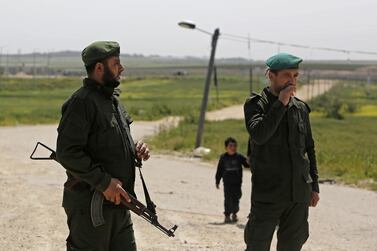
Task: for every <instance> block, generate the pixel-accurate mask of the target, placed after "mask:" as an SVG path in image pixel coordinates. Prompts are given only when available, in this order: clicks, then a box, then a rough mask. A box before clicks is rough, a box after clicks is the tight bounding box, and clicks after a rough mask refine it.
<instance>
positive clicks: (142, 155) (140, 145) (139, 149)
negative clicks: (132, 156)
mask: <svg viewBox="0 0 377 251" xmlns="http://www.w3.org/2000/svg"><path fill="white" fill-rule="evenodd" d="M136 155H137V158H138V159H142V160H144V161H145V160H148V159H149V157H150V154H149V148H148V145H147V144H146V143H144V142H143V141H142V140H139V141H138V142H137V143H136Z"/></svg>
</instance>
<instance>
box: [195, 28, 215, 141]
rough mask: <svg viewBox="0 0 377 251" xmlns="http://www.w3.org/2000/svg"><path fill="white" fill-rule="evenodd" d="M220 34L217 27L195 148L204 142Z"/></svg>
mask: <svg viewBox="0 0 377 251" xmlns="http://www.w3.org/2000/svg"><path fill="white" fill-rule="evenodd" d="M219 36H220V29H218V28H217V29H216V30H215V32H214V33H213V34H212V41H211V56H210V58H209V63H208V69H207V77H206V82H205V86H204V93H203V100H202V105H201V108H200V116H199V126H198V131H197V134H196V141H195V148H198V147H199V146H201V144H202V137H203V131H204V123H205V116H206V110H207V104H208V94H209V87H210V83H211V76H212V71H213V65H214V61H215V53H216V46H217V40H218V38H219Z"/></svg>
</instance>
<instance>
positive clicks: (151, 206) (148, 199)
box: [135, 160, 156, 214]
mask: <svg viewBox="0 0 377 251" xmlns="http://www.w3.org/2000/svg"><path fill="white" fill-rule="evenodd" d="M135 165H136V166H137V167H138V169H139V174H140V179H141V183H142V184H143V191H144V197H145V203H146V204H147V208H148V209H149V210H150V211H151V212H152V213H154V214H155V213H156V205H155V204H154V203H153V201H152V199H151V197H150V196H149V192H148V188H147V185H146V184H145V181H144V177H143V173H142V172H141V167H142V163H141V160H137V162H136V164H135Z"/></svg>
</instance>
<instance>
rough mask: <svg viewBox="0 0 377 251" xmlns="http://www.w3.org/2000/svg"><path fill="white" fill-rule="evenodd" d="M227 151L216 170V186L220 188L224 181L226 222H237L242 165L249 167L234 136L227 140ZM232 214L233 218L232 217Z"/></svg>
mask: <svg viewBox="0 0 377 251" xmlns="http://www.w3.org/2000/svg"><path fill="white" fill-rule="evenodd" d="M225 150H226V152H225V153H223V154H222V155H221V156H220V160H219V163H218V165H217V172H216V188H217V189H219V185H220V180H221V179H223V183H224V198H225V199H224V207H225V211H224V214H225V220H224V222H225V223H231V222H237V221H238V219H237V213H238V211H239V209H240V207H239V204H240V198H241V195H242V192H241V184H242V166H244V167H249V164H248V163H247V161H246V158H245V157H244V156H243V155H241V154H239V153H237V141H236V140H235V139H234V138H231V137H229V138H227V139H226V140H225ZM230 216H232V218H231V217H230Z"/></svg>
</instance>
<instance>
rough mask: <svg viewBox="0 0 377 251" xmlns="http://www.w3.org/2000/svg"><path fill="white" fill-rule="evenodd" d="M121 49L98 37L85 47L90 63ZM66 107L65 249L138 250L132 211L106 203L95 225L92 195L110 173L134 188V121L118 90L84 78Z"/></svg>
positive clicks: (61, 136) (60, 149)
mask: <svg viewBox="0 0 377 251" xmlns="http://www.w3.org/2000/svg"><path fill="white" fill-rule="evenodd" d="M114 52H115V53H119V45H118V44H117V43H115V42H96V43H94V44H92V45H90V46H88V47H87V48H86V49H85V50H84V51H83V61H84V62H85V64H86V65H88V64H91V63H93V62H96V61H98V60H101V59H104V58H106V57H108V56H109V55H113V53H114ZM83 82H84V84H83V87H81V88H80V89H79V90H77V91H76V92H75V93H74V94H73V95H72V96H71V97H70V98H69V99H68V101H66V102H65V103H64V105H63V107H62V118H61V120H60V124H59V127H58V139H57V151H56V152H57V159H58V161H59V162H60V163H61V164H62V165H63V166H64V168H65V169H66V170H67V176H68V179H67V183H72V182H71V181H72V180H76V181H78V182H76V184H75V185H74V186H73V187H70V188H69V189H68V188H65V189H64V195H63V207H64V209H65V211H66V213H67V223H68V227H69V231H70V233H69V236H68V238H67V250H130V251H132V250H136V244H135V239H134V232H133V227H132V221H131V216H130V212H129V210H127V209H125V208H124V207H122V206H116V205H114V204H112V203H110V202H107V201H106V202H105V204H104V209H103V210H104V212H103V213H104V218H105V221H106V224H105V225H103V226H99V227H93V225H92V222H91V218H90V200H91V196H92V194H93V191H94V190H98V191H101V192H103V191H105V190H106V188H107V187H108V186H109V184H110V181H111V178H117V179H119V180H120V181H121V182H122V184H123V188H124V189H125V190H126V191H127V192H128V193H130V194H133V195H135V193H134V181H135V144H134V142H133V140H132V137H131V134H130V127H129V126H130V124H131V123H132V120H131V118H130V116H129V115H128V113H127V112H126V110H125V109H124V107H123V106H122V105H121V104H120V103H119V101H118V97H117V95H115V92H114V87H111V86H110V87H109V86H106V85H100V84H99V83H97V82H96V81H94V80H92V79H89V78H86V79H84V81H83Z"/></svg>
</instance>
